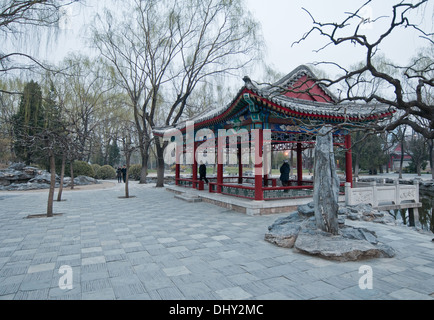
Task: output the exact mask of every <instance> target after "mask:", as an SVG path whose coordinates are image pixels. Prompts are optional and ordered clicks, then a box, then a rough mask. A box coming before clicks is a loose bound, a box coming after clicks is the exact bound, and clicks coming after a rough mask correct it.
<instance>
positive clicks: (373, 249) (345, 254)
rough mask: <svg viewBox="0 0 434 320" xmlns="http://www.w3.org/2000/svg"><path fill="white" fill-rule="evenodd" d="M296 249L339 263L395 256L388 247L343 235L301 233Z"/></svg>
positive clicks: (295, 245)
mask: <svg viewBox="0 0 434 320" xmlns="http://www.w3.org/2000/svg"><path fill="white" fill-rule="evenodd" d="M294 248H295V249H297V250H298V251H300V252H302V253H306V254H310V255H314V256H318V257H322V258H326V259H331V260H338V261H357V260H361V259H369V258H383V257H393V256H394V250H393V249H392V248H390V247H388V246H384V245H382V246H375V245H373V244H371V243H369V242H368V241H361V240H352V239H347V238H344V237H343V236H341V235H329V236H324V235H323V234H321V233H318V234H315V235H311V234H309V235H308V234H304V233H299V235H298V237H297V240H296V241H295V244H294Z"/></svg>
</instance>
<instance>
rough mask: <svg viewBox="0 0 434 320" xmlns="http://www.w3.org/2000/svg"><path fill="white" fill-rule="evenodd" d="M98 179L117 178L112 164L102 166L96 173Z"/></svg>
mask: <svg viewBox="0 0 434 320" xmlns="http://www.w3.org/2000/svg"><path fill="white" fill-rule="evenodd" d="M96 176H97V178H98V179H102V180H106V179H116V170H115V169H114V168H113V167H112V166H110V165H108V164H107V165H104V166H102V167H100V168H99V169H98V171H97V173H96Z"/></svg>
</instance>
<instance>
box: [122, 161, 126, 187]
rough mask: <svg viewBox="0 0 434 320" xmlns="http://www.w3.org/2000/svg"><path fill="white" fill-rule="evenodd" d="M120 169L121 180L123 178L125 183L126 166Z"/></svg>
mask: <svg viewBox="0 0 434 320" xmlns="http://www.w3.org/2000/svg"><path fill="white" fill-rule="evenodd" d="M121 171H122V180H124V183H125V182H126V181H127V167H126V166H125V165H124V166H123V167H122V169H121Z"/></svg>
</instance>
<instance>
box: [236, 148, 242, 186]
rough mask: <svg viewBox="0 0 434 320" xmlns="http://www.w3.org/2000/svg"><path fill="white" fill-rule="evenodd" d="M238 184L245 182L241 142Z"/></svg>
mask: <svg viewBox="0 0 434 320" xmlns="http://www.w3.org/2000/svg"><path fill="white" fill-rule="evenodd" d="M237 155H238V184H242V183H243V164H242V162H241V160H242V159H241V157H242V155H241V144H239V145H238V154H237Z"/></svg>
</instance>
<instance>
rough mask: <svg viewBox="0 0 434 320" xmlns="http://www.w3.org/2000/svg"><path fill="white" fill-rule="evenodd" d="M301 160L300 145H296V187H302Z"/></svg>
mask: <svg viewBox="0 0 434 320" xmlns="http://www.w3.org/2000/svg"><path fill="white" fill-rule="evenodd" d="M302 181H303V159H302V150H301V143H300V142H298V143H297V185H299V186H301V185H303V183H302Z"/></svg>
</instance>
